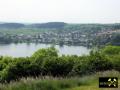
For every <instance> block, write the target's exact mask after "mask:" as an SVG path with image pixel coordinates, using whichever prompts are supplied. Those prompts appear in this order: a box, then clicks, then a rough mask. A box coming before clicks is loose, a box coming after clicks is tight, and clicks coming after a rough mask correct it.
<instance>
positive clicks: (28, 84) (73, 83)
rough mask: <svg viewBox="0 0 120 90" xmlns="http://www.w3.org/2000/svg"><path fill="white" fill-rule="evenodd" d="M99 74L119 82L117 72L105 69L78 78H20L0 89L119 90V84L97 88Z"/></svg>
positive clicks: (3, 85) (119, 74)
mask: <svg viewBox="0 0 120 90" xmlns="http://www.w3.org/2000/svg"><path fill="white" fill-rule="evenodd" d="M100 76H114V77H115V76H116V77H119V82H120V73H119V72H117V71H106V72H100V73H96V74H95V75H90V76H84V77H80V78H78V77H74V78H64V79H63V78H52V77H45V78H36V79H33V78H27V79H21V80H20V81H19V82H11V83H10V84H0V90H120V86H119V88H117V89H99V87H98V78H99V77H100ZM119 85H120V83H119Z"/></svg>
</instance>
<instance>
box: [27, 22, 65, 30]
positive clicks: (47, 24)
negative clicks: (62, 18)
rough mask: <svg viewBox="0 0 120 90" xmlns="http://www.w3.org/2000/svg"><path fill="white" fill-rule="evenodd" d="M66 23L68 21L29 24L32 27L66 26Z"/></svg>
mask: <svg viewBox="0 0 120 90" xmlns="http://www.w3.org/2000/svg"><path fill="white" fill-rule="evenodd" d="M65 25H66V23H64V22H48V23H41V24H40V23H37V24H31V25H29V27H32V28H57V29H60V28H64V26H65Z"/></svg>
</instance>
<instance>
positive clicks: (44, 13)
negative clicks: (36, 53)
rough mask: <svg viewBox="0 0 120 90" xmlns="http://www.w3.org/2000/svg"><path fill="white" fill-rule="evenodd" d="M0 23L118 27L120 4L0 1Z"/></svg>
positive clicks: (117, 0)
mask: <svg viewBox="0 0 120 90" xmlns="http://www.w3.org/2000/svg"><path fill="white" fill-rule="evenodd" d="M0 21H4V22H29V23H38V22H40V23H41V22H53V21H63V22H68V23H120V0H0Z"/></svg>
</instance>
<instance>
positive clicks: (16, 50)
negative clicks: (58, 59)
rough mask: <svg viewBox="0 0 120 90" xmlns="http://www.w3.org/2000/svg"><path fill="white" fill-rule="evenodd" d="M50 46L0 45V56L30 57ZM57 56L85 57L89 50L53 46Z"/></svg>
mask: <svg viewBox="0 0 120 90" xmlns="http://www.w3.org/2000/svg"><path fill="white" fill-rule="evenodd" d="M50 46H51V44H36V43H30V44H27V43H18V44H14V43H12V44H0V55H4V56H5V55H7V56H13V57H25V56H31V55H32V54H33V53H34V52H35V51H37V50H38V49H40V48H47V47H50ZM55 48H56V49H57V50H58V51H59V54H60V55H62V54H65V55H84V54H85V55H86V54H89V51H90V49H88V48H87V47H84V46H67V45H63V46H59V45H55Z"/></svg>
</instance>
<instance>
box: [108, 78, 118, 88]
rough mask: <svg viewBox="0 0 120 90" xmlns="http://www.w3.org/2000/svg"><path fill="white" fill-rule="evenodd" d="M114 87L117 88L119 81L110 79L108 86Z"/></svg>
mask: <svg viewBox="0 0 120 90" xmlns="http://www.w3.org/2000/svg"><path fill="white" fill-rule="evenodd" d="M112 85H113V86H114V87H116V85H117V80H116V79H115V78H114V79H111V78H109V79H108V86H109V87H110V86H112Z"/></svg>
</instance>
